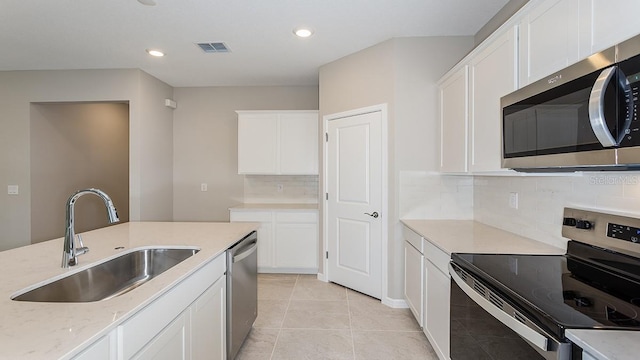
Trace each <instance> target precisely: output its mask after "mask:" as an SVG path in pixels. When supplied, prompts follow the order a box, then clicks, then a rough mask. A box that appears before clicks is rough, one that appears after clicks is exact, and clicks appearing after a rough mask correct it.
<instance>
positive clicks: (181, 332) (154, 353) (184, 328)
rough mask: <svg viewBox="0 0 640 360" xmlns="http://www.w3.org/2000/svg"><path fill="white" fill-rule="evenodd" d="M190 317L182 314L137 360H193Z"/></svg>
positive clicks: (141, 352)
mask: <svg viewBox="0 0 640 360" xmlns="http://www.w3.org/2000/svg"><path fill="white" fill-rule="evenodd" d="M189 330H190V329H189V316H187V313H186V312H185V313H182V314H180V316H178V317H177V318H176V319H175V320H174V321H173V322H172V323H171V324H169V326H167V327H166V328H165V329H164V330H162V332H160V334H158V335H157V336H156V337H155V338H154V339H153V340H151V342H150V343H149V344H148V345H147V346H145V347H144V348H143V349H142V350H141V351H140V352H139V353H137V354H136V355H135V356H134V357H133V359H135V360H147V359H148V360H187V359H191V353H190V346H189V336H190V334H189Z"/></svg>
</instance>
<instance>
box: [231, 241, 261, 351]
mask: <svg viewBox="0 0 640 360" xmlns="http://www.w3.org/2000/svg"><path fill="white" fill-rule="evenodd" d="M257 250H258V236H257V234H256V232H255V231H254V232H252V233H251V234H249V235H247V236H245V237H244V238H243V239H242V240H240V241H238V242H237V243H236V244H235V245H233V246H232V247H231V248H229V250H227V359H228V360H233V359H235V357H236V355H237V354H238V350H240V347H241V346H242V343H243V342H244V339H245V338H246V337H247V335H248V334H249V331H251V327H252V326H253V322H254V321H255V320H256V316H257V315H258V252H257Z"/></svg>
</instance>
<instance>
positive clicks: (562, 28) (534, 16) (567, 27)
mask: <svg viewBox="0 0 640 360" xmlns="http://www.w3.org/2000/svg"><path fill="white" fill-rule="evenodd" d="M579 9H580V0H546V1H543V2H541V3H540V5H538V6H537V7H535V8H533V9H532V10H531V11H530V12H529V14H527V15H526V16H525V17H524V19H523V20H522V23H521V25H520V45H519V48H520V56H519V58H520V79H519V80H520V81H519V84H520V86H521V87H522V86H524V85H527V84H530V83H532V82H534V81H536V80H539V79H541V78H543V77H545V76H547V75H550V74H551V73H553V72H555V71H558V70H560V69H562V68H564V67H566V66H568V65H570V64H573V63H575V62H577V61H578V60H580V24H579V22H580V10H579Z"/></svg>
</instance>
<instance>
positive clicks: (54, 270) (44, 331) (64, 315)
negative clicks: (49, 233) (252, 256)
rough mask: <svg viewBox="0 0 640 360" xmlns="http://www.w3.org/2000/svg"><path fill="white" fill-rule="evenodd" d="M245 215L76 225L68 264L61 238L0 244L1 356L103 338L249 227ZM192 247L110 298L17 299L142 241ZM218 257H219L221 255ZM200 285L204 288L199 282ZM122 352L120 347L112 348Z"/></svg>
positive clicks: (62, 353) (74, 351) (40, 354)
mask: <svg viewBox="0 0 640 360" xmlns="http://www.w3.org/2000/svg"><path fill="white" fill-rule="evenodd" d="M256 228H257V224H251V223H237V224H229V223H195V222H194V223H186V222H185V223H178V222H130V223H124V224H119V225H115V226H110V227H106V228H102V229H98V230H94V231H89V232H86V233H83V234H82V236H83V240H84V244H85V245H86V246H87V247H89V249H90V252H88V253H87V254H85V255H82V256H80V257H79V258H78V261H79V265H77V266H75V267H72V268H70V269H63V268H61V266H60V261H61V255H62V243H63V239H62V238H59V239H54V240H50V241H46V242H42V243H38V244H34V245H30V246H25V247H21V248H16V249H12V250H7V251H3V252H0V294H2V296H1V298H0V313H1V314H2V321H1V322H0V343H1V344H2V347H0V359H69V358H73V357H74V356H76V355H78V354H80V353H81V352H82V351H83V350H84V349H85V348H87V347H88V346H90V345H91V344H93V343H94V342H96V341H97V340H99V339H101V338H104V337H105V336H107V335H109V334H110V333H111V334H113V332H114V329H116V328H117V327H118V326H119V325H121V324H123V323H125V322H126V321H127V320H129V319H131V318H132V317H133V316H134V315H136V314H137V313H139V312H140V310H142V309H144V308H145V307H147V306H149V305H150V304H152V303H153V302H154V301H155V300H157V299H159V298H160V297H162V296H163V295H165V294H167V293H169V292H170V291H171V290H172V289H173V288H175V287H176V286H177V285H179V284H181V283H182V282H183V281H184V280H186V279H187V278H189V277H190V276H191V275H193V274H194V273H197V272H198V270H200V269H202V268H203V267H207V266H209V265H210V264H211V263H212V262H214V261H216V262H218V261H219V260H223V258H224V256H221V255H223V254H224V252H225V251H226V250H227V249H228V248H229V247H230V246H231V245H233V244H234V243H236V242H237V241H238V240H240V239H242V238H243V237H244V236H246V235H247V234H249V233H250V232H251V231H254V230H255V229H256ZM185 246H188V247H196V248H199V249H200V251H199V252H198V253H197V254H195V255H194V256H192V257H190V258H188V259H186V260H184V261H183V262H181V263H179V264H177V265H176V266H174V267H172V268H171V269H169V270H167V271H166V272H164V273H162V274H161V275H159V276H158V277H155V278H153V279H152V280H150V281H149V282H147V283H145V284H144V285H142V286H140V287H138V288H136V289H134V290H132V291H130V292H127V293H125V294H123V295H120V296H117V297H114V298H112V299H109V300H104V301H98V302H87V303H45V302H19V301H13V300H11V297H12V295H14V294H16V293H18V292H20V291H21V290H23V289H25V288H28V287H34V285H38V284H44V283H46V282H49V281H50V280H51V279H57V278H61V277H64V276H66V275H68V274H71V273H74V272H77V271H79V270H82V269H84V268H87V267H89V266H90V265H91V264H93V263H96V262H101V261H102V260H104V259H107V258H110V257H115V256H117V255H118V254H120V253H122V252H126V251H128V250H130V249H134V248H141V247H185ZM220 264H224V262H223V261H220ZM201 290H202V291H205V290H206V289H201ZM118 351H119V352H121V351H122V350H121V349H120V350H118Z"/></svg>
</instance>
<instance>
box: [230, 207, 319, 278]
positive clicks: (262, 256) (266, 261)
mask: <svg viewBox="0 0 640 360" xmlns="http://www.w3.org/2000/svg"><path fill="white" fill-rule="evenodd" d="M230 219H231V222H258V223H260V227H259V228H258V272H262V273H303V274H305V273H306V274H316V273H317V272H318V211H317V210H295V211H292V210H269V211H247V210H234V209H231V210H230Z"/></svg>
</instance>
